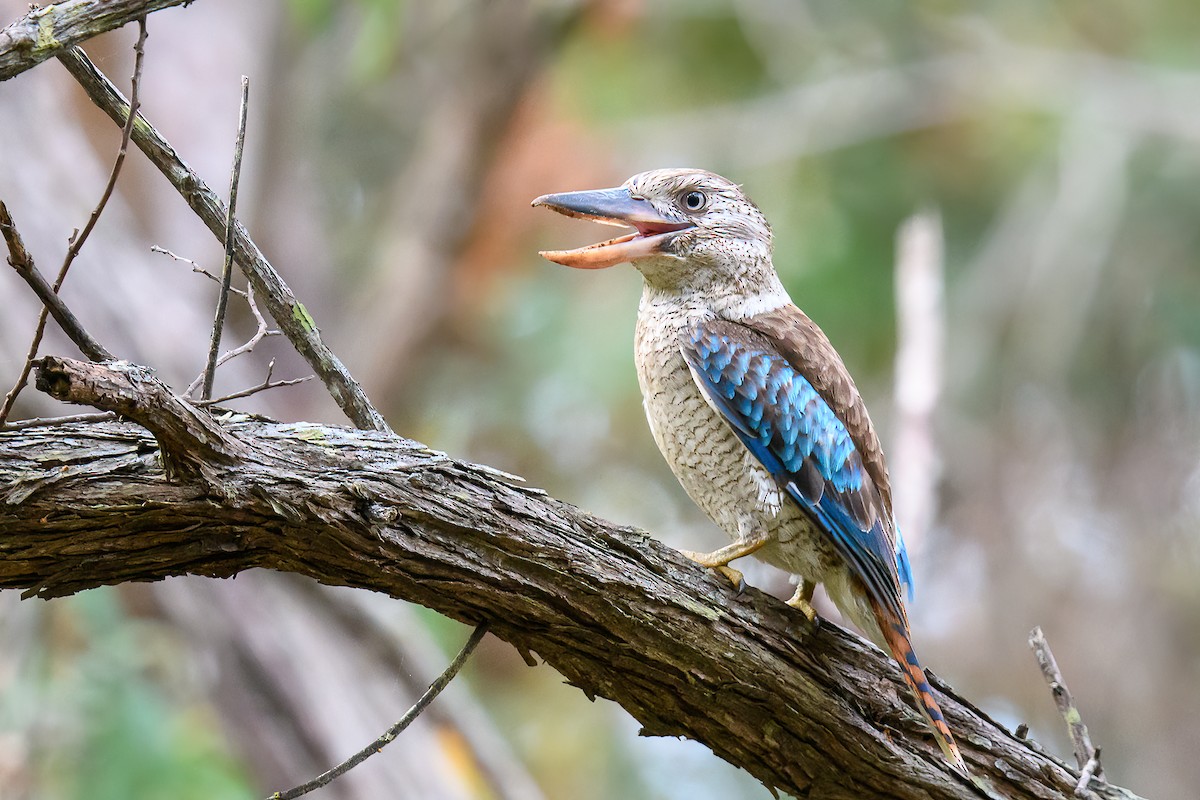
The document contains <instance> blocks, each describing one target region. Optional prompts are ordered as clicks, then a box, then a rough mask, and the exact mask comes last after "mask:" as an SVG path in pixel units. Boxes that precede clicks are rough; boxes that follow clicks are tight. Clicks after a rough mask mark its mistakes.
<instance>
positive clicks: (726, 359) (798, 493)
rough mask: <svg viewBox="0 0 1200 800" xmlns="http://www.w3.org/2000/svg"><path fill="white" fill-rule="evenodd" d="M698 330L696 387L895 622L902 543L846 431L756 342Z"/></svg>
mask: <svg viewBox="0 0 1200 800" xmlns="http://www.w3.org/2000/svg"><path fill="white" fill-rule="evenodd" d="M717 324H722V325H725V326H727V327H730V328H733V327H734V324H733V323H716V324H714V323H709V324H707V325H705V324H702V325H700V326H698V327H697V328H696V329H695V331H694V332H693V334H692V336H691V339H690V341H689V342H688V343H687V344H685V346H684V347H683V355H684V358H685V360H686V361H687V363H688V364H689V366H690V367H691V368H692V371H693V373H694V374H695V375H696V376H697V378H698V382H699V383H700V385H701V388H702V389H703V390H704V392H705V393H706V394H707V395H708V397H709V399H710V400H711V401H712V403H713V405H714V406H716V407H717V409H718V410H719V411H720V412H721V414H722V415H723V416H724V417H725V420H726V421H727V422H728V423H729V425H730V426H731V427H732V429H733V430H734V432H735V433H736V434H737V435H738V437H739V438H740V439H741V440H742V442H743V444H745V446H746V448H747V449H749V451H750V452H751V454H753V456H754V457H755V459H757V460H758V462H759V463H760V464H762V465H763V467H764V468H765V469H766V470H767V472H769V473H770V474H771V475H772V476H773V477H774V478H775V479H776V480H777V481H778V482H779V484H780V486H781V487H783V488H784V490H785V491H786V492H787V494H788V496H790V497H791V498H792V499H793V500H795V502H796V503H797V504H799V506H800V507H801V508H802V509H803V510H804V511H805V512H806V513H807V514H808V515H809V516H810V517H811V518H812V519H813V520H814V521H815V522H816V523H817V524H818V526H819V527H820V528H821V529H822V530H823V531H824V532H825V533H826V534H828V535H829V537H830V539H831V540H832V542H833V544H834V545H835V547H836V549H837V550H838V552H839V553H841V555H842V557H843V558H845V559H846V561H847V563H848V564H849V565H850V567H851V569H852V570H853V571H854V573H855V574H856V575H858V577H859V578H860V579H861V580H862V581H863V583H864V584H865V585H866V587H867V589H868V591H869V592H870V593H871V594H872V595H874V596H875V597H876V599H877V600H879V601H880V602H881V603H882V604H883V605H885V606H888V607H891V608H894V609H895V610H896V611H897V612H898V614H899V615H900V618H903V611H901V610H900V608H899V606H900V597H899V594H898V591H897V589H898V585H897V584H898V583H899V582H903V583H905V584H906V585H908V586H909V587H910V592H911V586H912V573H911V571H910V569H909V565H908V555H907V553H906V552H905V550H904V547H903V542H902V541H901V542H898V544H897V546H896V549H895V550H893V548H892V545H891V542H890V541H889V540H888V537H887V536H886V534H885V533H884V530H883V527H882V525H883V521H882V513H880V512H881V509H878V508H874V507H873V502H876V503H877V499H876V500H875V501H872V497H875V498H877V495H871V496H868V491H867V490H868V488H869V486H865V485H864V482H865V481H866V482H867V483H869V480H867V479H866V478H865V474H866V473H865V470H864V468H863V465H862V460H861V458H860V456H859V454H858V451H857V450H856V448H855V445H854V440H853V439H852V438H851V436H850V434H849V432H848V431H847V430H846V426H845V425H844V424H843V423H842V421H841V420H840V419H838V416H837V414H836V413H835V412H834V410H833V409H832V408H831V407H830V406H829V404H828V403H827V402H826V401H825V400H824V399H823V398H822V397H821V396H820V394H818V392H817V391H816V390H815V389H814V388H813V386H812V384H811V383H810V382H809V381H808V380H807V379H806V378H805V377H804V376H803V375H802V374H801V373H800V371H799V370H798V369H797V368H796V367H795V366H794V365H792V364H791V363H789V362H788V360H787V359H786V358H785V357H784V356H783V355H782V354H780V353H779V352H778V351H777V350H775V349H774V348H773V347H772V346H771V345H770V343H769V342H768V341H767V340H766V339H765V338H764V337H762V336H760V335H758V334H756V333H754V332H752V331H749V330H746V334H747V335H746V336H744V337H742V336H738V335H736V333H730V332H726V331H722V330H713V328H714V327H716V325H717Z"/></svg>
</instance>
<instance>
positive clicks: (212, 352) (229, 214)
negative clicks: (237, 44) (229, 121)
mask: <svg viewBox="0 0 1200 800" xmlns="http://www.w3.org/2000/svg"><path fill="white" fill-rule="evenodd" d="M249 104H250V79H249V78H247V77H246V76H245V75H243V76H242V107H241V111H240V113H239V114H238V130H237V141H236V142H235V144H234V146H233V169H232V171H231V174H230V176H229V207H228V208H226V209H225V263H224V265H222V267H221V292H220V294H218V295H217V313H216V317H215V318H214V319H213V329H212V343H211V344H210V345H209V348H208V364H207V366H205V368H204V388H203V389H202V390H201V392H200V398H201V399H203V400H208V399H210V398H211V397H212V390H213V379H214V378H215V377H216V374H217V354H218V353H219V352H220V350H221V330H222V329H223V328H224V327H225V312H226V310H227V309H228V307H229V282H230V280H231V278H232V277H233V222H234V219H236V217H235V216H234V215H235V214H236V213H237V197H238V180H239V179H240V178H241V176H242V151H243V150H244V149H245V146H246V110H247V107H248V106H249ZM132 119H133V117H132V116H130V120H132Z"/></svg>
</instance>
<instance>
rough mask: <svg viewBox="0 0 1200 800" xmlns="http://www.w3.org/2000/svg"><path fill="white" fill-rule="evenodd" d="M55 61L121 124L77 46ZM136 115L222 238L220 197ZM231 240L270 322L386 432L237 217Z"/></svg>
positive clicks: (142, 132)
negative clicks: (260, 297)
mask: <svg viewBox="0 0 1200 800" xmlns="http://www.w3.org/2000/svg"><path fill="white" fill-rule="evenodd" d="M59 61H60V62H61V63H62V64H63V66H64V67H66V69H67V71H68V72H70V73H71V75H72V76H73V77H74V78H75V79H76V80H77V81H79V84H80V86H82V87H83V89H84V91H86V92H87V94H88V96H89V97H90V98H91V99H92V102H93V103H95V104H96V105H97V107H99V108H100V110H102V111H103V112H104V113H106V114H108V116H109V117H110V118H112V119H113V120H114V121H115V122H116V123H117V124H118V125H124V124H125V122H126V120H127V119H128V116H129V104H128V103H127V102H125V99H124V98H123V97H122V96H121V93H120V91H118V90H117V88H116V87H115V86H113V84H112V82H111V81H109V80H108V78H106V77H105V76H104V75H103V74H102V73H101V72H100V71H99V70H98V69H97V68H96V65H95V64H93V63H92V62H91V59H89V58H88V57H87V55H86V54H85V53H84V52H83V51H82V50H80V49H79V48H75V49H73V50H70V51H68V52H66V53H63V54H62V55H60V56H59ZM139 118H140V119H141V124H139V125H136V126H135V127H134V131H133V143H134V144H136V145H137V146H138V147H139V148H140V149H141V150H142V152H143V153H145V154H146V157H147V158H149V159H150V161H151V163H153V164H154V165H155V166H156V167H158V169H159V171H161V172H162V173H163V175H164V176H166V178H167V180H169V181H170V182H171V185H172V186H174V187H175V189H176V190H177V191H178V192H179V193H180V194H181V195H182V196H183V199H184V200H185V201H186V202H187V204H188V205H189V207H191V209H192V211H193V212H195V214H196V216H198V217H199V218H200V220H201V221H202V222H204V224H205V225H207V226H208V229H209V230H210V231H212V232H213V234H215V235H216V236H218V237H221V238H222V240H223V239H224V234H225V216H226V214H225V205H224V203H222V202H221V200H220V198H219V197H217V196H216V195H215V194H214V193H213V191H212V190H211V189H209V188H208V186H207V185H206V184H205V183H204V181H203V180H201V179H200V176H199V175H197V174H196V173H195V172H193V171H192V169H191V168H190V167H188V165H187V164H185V163H184V162H183V160H182V159H181V158H180V157H179V156H178V154H176V153H175V150H174V149H173V148H172V147H171V145H170V144H169V143H168V142H167V141H166V139H164V138H163V137H162V135H161V134H160V133H159V132H158V131H157V130H155V129H154V127H153V126H151V125H150V123H149V122H147V121H146V119H145V117H141V116H140V115H139ZM233 244H234V260H235V261H236V262H237V264H238V265H239V266H240V267H241V269H242V271H243V272H244V273H245V274H246V277H247V278H248V279H249V281H250V283H251V284H253V285H254V288H255V290H256V291H257V292H258V293H259V294H260V295H261V296H262V297H263V298H264V301H265V302H266V305H267V310H268V311H269V312H270V314H271V316H272V317H273V318H274V319H275V323H276V324H277V325H279V327H280V329H281V330H282V331H283V333H284V335H286V336H287V338H288V340H289V341H291V343H292V344H293V345H294V346H295V347H296V350H297V351H298V352H299V353H300V355H302V356H303V357H304V358H305V360H307V361H308V363H309V364H310V365H311V366H312V368H313V371H314V372H316V373H317V375H318V377H320V378H321V380H322V381H323V382H324V384H325V387H326V388H327V389H328V390H329V393H330V395H332V396H333V399H334V401H335V402H337V404H338V406H339V407H341V409H342V410H343V411H344V412H345V414H346V416H347V417H349V418H350V420H351V421H352V422H353V423H354V424H355V425H356V426H358V427H359V428H362V429H366V430H377V431H384V432H388V433H390V432H391V428H390V427H388V424H387V421H386V420H384V418H383V415H382V414H380V413H379V411H378V410H376V408H375V406H374V405H373V404H372V403H371V401H370V399H369V398H368V397H367V395H366V393H365V392H364V391H363V390H362V387H361V386H359V385H358V383H357V382H356V381H355V380H354V378H353V377H352V376H351V375H350V372H349V370H347V369H346V367H345V365H344V364H342V362H341V360H340V359H339V358H338V357H337V356H336V355H334V353H333V351H331V350H330V349H329V347H328V346H327V345H326V344H325V342H324V340H323V339H322V338H321V333H320V331H319V330H318V329H317V325H316V321H315V320H313V318H312V315H310V314H309V313H308V310H307V309H306V308H305V307H304V305H303V304H302V303H301V302H300V301H299V300H297V299H296V296H295V295H294V294H293V293H292V290H291V289H290V288H289V287H288V285H287V284H286V283H284V281H283V279H282V278H281V277H280V276H279V273H278V272H276V271H275V268H274V267H273V266H271V264H270V262H269V261H267V259H266V257H265V256H263V254H262V251H261V250H259V249H258V246H257V245H256V244H255V243H254V241H253V240H252V239H251V238H250V235H249V234H248V233H247V232H246V229H245V228H244V227H242V225H241V223H238V222H235V224H234V231H233Z"/></svg>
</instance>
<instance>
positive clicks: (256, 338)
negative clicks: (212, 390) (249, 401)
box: [181, 284, 308, 400]
mask: <svg viewBox="0 0 1200 800" xmlns="http://www.w3.org/2000/svg"><path fill="white" fill-rule="evenodd" d="M245 294H246V303H247V304H248V305H249V306H250V313H251V314H253V315H254V319H255V320H256V321H257V322H258V327H257V328H255V330H254V335H252V336H251V337H250V338H249V339H247V340H246V341H245V342H244V343H243V344H241V345H239V346H238V347H235V348H233V349H232V350H230V351H228V352H226V353H225V354H224V355H222V356H221V357H220V358H218V359H217V366H218V367H219V366H222V365H223V364H225V362H227V361H229V360H230V359H233V358H237V357H238V356H240V355H242V354H243V353H249V352H250V351H251V350H253V349H254V347H255V345H257V344H258V343H259V342H261V341H262V340H263V339H265V338H266V337H268V336H279V335H280V332H279V331H274V330H270V329H269V328H267V320H266V319H265V318H264V317H263V315H262V312H261V311H259V310H258V303H256V302H254V286H253V284H251V285H249V286H247V287H246V293H245ZM274 363H275V360H274V359H272V360H271V363H270V364H268V365H267V378H268V379H269V378H270V377H271V367H272V365H274ZM205 374H206V373H205V372H201V373H200V374H199V375H197V376H196V379H195V380H194V381H192V382H191V383H190V384H188V387H187V388H186V389H184V391H183V394H182V395H181V396H182V397H191V395H192V392H194V391H196V388H197V387H198V386H200V383H201V382H202V381H203V380H204V376H205ZM304 380H308V379H307V378H305V379H304ZM296 382H297V383H299V381H296ZM255 391H262V389H256V390H255ZM204 399H205V400H207V399H208V398H204Z"/></svg>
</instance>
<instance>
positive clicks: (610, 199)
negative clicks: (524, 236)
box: [533, 187, 693, 269]
mask: <svg viewBox="0 0 1200 800" xmlns="http://www.w3.org/2000/svg"><path fill="white" fill-rule="evenodd" d="M533 205H534V206H545V207H546V208H549V209H553V210H554V211H557V212H558V213H560V214H566V215H567V216H568V217H579V218H581V219H590V220H594V221H596V222H600V223H603V224H605V225H627V226H630V227H633V228H636V229H637V230H636V231H635V232H634V233H630V234H626V235H625V236H618V237H617V238H616V239H609V240H608V241H607V242H600V243H598V244H590V245H588V246H587V247H580V248H578V249H575V250H543V251H542V252H541V253H539V255H541V256H542V258H545V259H548V260H550V261H553V262H554V263H556V264H562V265H564V266H567V267H575V268H576V269H603V268H605V267H611V266H613V265H614V264H620V263H622V262H625V261H634V260H636V259H639V258H648V257H650V256H657V255H663V254H665V253H667V252H668V251H667V250H666V245H667V244H668V243H669V242H670V240H671V239H672V238H674V236H675V234H676V233H678V232H679V231H681V230H684V229H686V228H691V227H693V224H692V223H691V222H677V221H675V220H670V219H667V218H666V217H664V216H663V215H662V214H660V213H659V212H658V210H657V209H655V208H654V205H653V204H652V203H650V202H649V201H648V200H643V199H642V198H640V197H634V196H633V195H631V194H630V193H629V190H628V189H625V188H624V187H617V188H615V189H597V190H594V191H587V192H563V193H561V194H544V195H542V196H541V197H539V198H538V199H536V200H534V201H533Z"/></svg>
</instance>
